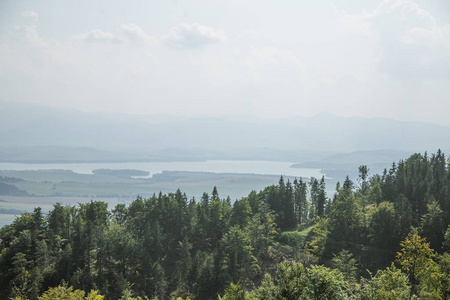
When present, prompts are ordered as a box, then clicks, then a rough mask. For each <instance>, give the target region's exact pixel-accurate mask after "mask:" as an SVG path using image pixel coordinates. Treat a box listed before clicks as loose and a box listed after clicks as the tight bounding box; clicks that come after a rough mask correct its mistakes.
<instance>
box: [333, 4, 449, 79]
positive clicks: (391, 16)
mask: <svg viewBox="0 0 450 300" xmlns="http://www.w3.org/2000/svg"><path fill="white" fill-rule="evenodd" d="M334 10H335V12H336V13H335V15H336V18H337V21H338V22H339V24H340V25H341V27H342V28H343V29H344V30H346V31H349V32H357V33H361V34H363V35H366V36H370V37H371V38H372V39H374V40H375V41H376V43H377V44H378V46H379V48H380V53H382V57H381V60H380V69H381V70H382V71H387V72H388V73H391V74H395V75H396V76H398V77H404V78H417V77H424V76H426V77H429V76H442V74H445V73H446V72H445V71H443V70H442V66H444V65H447V64H448V62H449V61H450V55H449V54H448V53H449V51H448V50H449V49H450V24H448V23H447V24H443V25H438V20H437V19H436V18H435V17H434V16H433V14H431V13H430V11H428V10H426V9H424V8H422V7H421V6H419V5H418V4H417V3H416V2H415V1H413V0H385V1H383V2H382V3H381V4H380V5H379V6H378V7H377V8H376V9H374V10H373V11H370V12H365V11H364V12H362V13H359V14H350V13H347V12H345V11H343V10H338V9H337V8H334ZM425 68H426V69H425Z"/></svg>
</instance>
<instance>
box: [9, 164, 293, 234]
mask: <svg viewBox="0 0 450 300" xmlns="http://www.w3.org/2000/svg"><path fill="white" fill-rule="evenodd" d="M0 176H3V177H14V178H21V179H23V181H18V182H14V183H9V184H13V185H15V186H16V187H17V188H19V189H21V190H24V191H26V192H27V193H28V194H29V195H30V196H27V197H23V196H0V208H4V209H16V210H19V211H21V212H25V211H26V212H31V211H33V209H34V208H35V207H38V206H39V207H41V208H42V209H43V211H44V212H46V211H48V210H50V209H51V208H52V206H53V204H55V203H57V202H59V203H62V204H64V205H76V204H77V203H83V202H87V201H90V200H100V201H105V202H108V204H109V207H110V208H112V207H114V206H115V205H116V204H118V203H125V204H127V203H130V202H131V201H133V200H134V199H136V197H137V196H138V195H140V196H142V197H149V196H151V195H152V194H154V193H155V194H158V193H159V192H162V193H173V192H175V191H176V190H177V189H178V188H179V189H180V190H181V191H182V192H184V193H186V195H187V196H188V198H189V199H191V198H192V197H195V198H196V199H199V198H200V197H201V196H202V194H203V193H204V192H207V193H211V191H212V189H213V187H214V186H217V189H218V191H219V195H220V197H227V196H230V198H231V200H232V201H234V200H235V199H239V198H241V197H245V196H247V195H248V194H249V193H250V191H251V190H252V189H255V190H257V191H259V190H261V189H263V188H265V187H266V186H269V185H272V184H277V183H278V180H279V177H278V176H271V175H255V174H221V173H206V172H178V171H165V172H163V173H161V174H156V175H154V176H153V177H152V178H132V177H127V176H111V175H100V174H78V173H74V172H72V171H70V170H39V171H35V170H25V171H0ZM286 179H287V178H286ZM291 180H293V178H291ZM13 219H14V217H13V215H10V214H8V215H7V214H0V226H3V225H5V224H8V223H10V222H11V221H12V220H13Z"/></svg>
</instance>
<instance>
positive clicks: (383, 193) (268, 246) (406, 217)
mask: <svg viewBox="0 0 450 300" xmlns="http://www.w3.org/2000/svg"><path fill="white" fill-rule="evenodd" d="M359 171H360V176H359V180H358V183H359V184H357V185H355V184H354V183H353V182H352V181H351V180H350V179H349V178H348V177H347V178H346V179H345V181H344V182H343V184H342V186H341V185H340V184H338V185H337V189H336V194H335V195H334V196H333V198H332V199H327V198H326V194H325V190H326V189H325V180H324V178H322V179H321V180H318V179H315V178H312V179H311V180H310V182H309V184H307V183H306V182H304V181H303V180H302V179H298V180H297V179H296V180H294V181H293V182H292V183H291V181H290V180H287V181H285V180H284V178H282V177H281V178H280V180H279V182H278V184H277V185H272V186H269V187H267V188H265V189H264V190H262V191H261V192H259V193H258V192H256V191H252V192H251V193H250V194H249V195H248V197H245V198H242V199H238V200H237V201H236V202H234V204H232V203H231V201H230V199H229V198H228V199H221V198H220V197H219V193H218V191H217V188H216V187H214V188H213V190H212V193H211V196H210V195H209V194H207V193H204V195H203V197H202V198H201V199H200V201H199V202H197V201H196V200H195V199H191V200H188V199H187V197H186V195H185V194H183V193H182V192H181V191H180V190H177V191H176V192H175V193H169V194H162V193H159V194H158V195H153V196H152V197H149V198H147V199H144V198H142V197H137V198H136V200H135V201H133V202H132V203H130V205H128V206H126V205H123V204H119V205H117V206H116V207H115V208H114V209H113V210H109V209H108V206H107V204H106V203H104V202H100V201H91V202H89V203H85V204H79V205H78V206H73V207H70V206H62V205H61V204H58V203H57V204H55V205H54V206H53V209H52V210H51V211H50V212H49V213H48V214H45V213H43V211H42V210H41V209H39V208H37V209H35V210H34V211H33V212H32V213H24V214H22V215H21V216H19V217H18V218H16V219H15V221H14V222H13V223H12V224H11V225H7V226H4V227H3V228H1V229H0V299H7V298H10V297H12V298H17V299H32V300H35V299H38V297H39V295H41V297H47V299H49V298H52V297H65V296H64V295H65V294H67V295H69V296H67V297H78V298H77V299H85V298H86V297H88V298H86V299H101V298H102V297H103V296H100V294H101V295H104V298H105V299H121V298H122V299H141V298H142V299H145V298H148V299H177V298H181V299H184V298H190V299H201V300H202V299H205V300H206V299H214V298H216V297H217V295H224V296H223V297H222V298H221V299H237V298H239V299H242V298H244V299H347V298H355V299H405V298H411V297H416V298H417V297H418V298H422V299H446V298H449V295H450V290H449V288H448V286H450V279H449V278H450V275H449V274H450V271H449V270H450V267H449V266H450V262H449V261H450V259H449V256H448V250H450V226H449V223H450V222H449V220H450V217H449V215H450V204H449V203H450V170H449V167H448V164H447V162H446V160H445V157H444V155H443V154H442V153H441V152H440V151H439V152H438V153H437V154H436V155H432V156H431V157H429V156H427V155H426V154H425V155H420V154H417V155H413V156H411V157H410V158H408V159H407V160H405V161H400V162H399V163H398V164H393V165H392V167H391V168H390V169H389V170H385V172H384V173H383V175H382V176H380V175H374V176H372V177H369V175H368V171H369V170H368V169H367V168H366V167H364V166H362V167H361V168H360V169H359ZM308 192H309V194H308ZM411 226H415V228H418V229H417V230H418V232H419V233H420V234H421V235H422V236H423V238H422V237H420V236H419V235H418V234H417V232H416V231H413V233H410V232H411ZM298 230H302V231H298ZM280 232H281V233H280ZM408 234H409V235H408ZM425 238H426V240H427V241H428V242H429V243H430V244H429V243H428V242H426V240H425ZM402 240H403V242H401V244H400V241H402ZM432 249H435V250H437V252H438V253H440V254H441V255H438V254H437V253H435V252H434V250H432ZM445 251H447V252H445ZM306 252H308V253H306ZM397 252H398V254H397V260H396V262H397V264H398V265H397V267H398V269H397V268H396V267H395V266H394V265H392V264H391V262H392V261H393V260H394V259H395V253H397ZM317 261H318V262H319V263H323V264H324V265H326V266H332V268H333V269H330V268H327V267H325V266H321V265H314V263H315V262H317ZM387 266H389V267H387ZM386 267H387V268H386ZM384 268H386V269H384ZM365 269H369V270H371V271H372V272H373V273H374V274H375V275H374V276H371V277H370V278H368V279H364V278H361V277H359V276H358V275H359V274H361V273H362V272H363V271H364V270H365ZM64 284H67V285H64ZM69 285H70V287H68V286H69ZM49 287H52V288H53V289H54V290H51V289H50V290H48V291H46V292H44V290H47V289H48V288H49ZM91 290H93V291H94V292H91V293H90V294H88V295H87V296H86V292H89V291H91ZM52 293H53V294H52ZM58 293H59V294H61V295H59V294H58ZM80 297H82V298H80ZM89 297H91V298H89Z"/></svg>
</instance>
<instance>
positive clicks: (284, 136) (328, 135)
mask: <svg viewBox="0 0 450 300" xmlns="http://www.w3.org/2000/svg"><path fill="white" fill-rule="evenodd" d="M0 105H1V107H2V109H1V111H0V140H1V141H2V142H0V146H1V147H2V148H3V149H5V148H9V149H11V147H20V148H22V147H36V146H59V147H69V148H74V147H76V148H79V147H82V148H80V149H84V150H81V151H80V152H81V153H82V155H81V154H80V155H75V157H78V156H79V157H83V155H86V154H87V152H88V151H87V150H86V149H88V148H92V151H94V152H95V151H99V152H98V153H96V154H95V155H91V156H92V157H90V156H89V155H87V156H85V157H87V159H86V160H96V159H98V158H103V159H104V160H108V159H110V158H111V159H123V160H136V159H141V160H158V159H169V160H170V159H171V157H172V158H175V159H191V160H202V159H240V158H241V159H242V158H245V159H251V158H252V157H253V159H273V160H283V157H286V159H284V160H286V161H298V162H306V161H312V160H321V159H324V158H326V157H328V156H330V155H332V154H336V153H340V152H347V153H348V152H354V151H362V150H363V151H371V150H378V149H392V150H402V151H408V152H411V151H413V152H423V151H426V150H429V151H435V150H436V149H438V148H440V149H443V150H444V151H445V149H450V128H448V127H444V126H440V125H435V124H429V123H420V122H403V121H396V120H391V119H384V118H362V117H339V116H335V115H332V114H327V113H326V114H319V115H317V116H315V117H312V118H305V117H292V118H285V119H277V120H255V119H254V118H248V119H246V118H245V117H242V119H241V120H239V119H238V118H236V117H234V118H224V117H221V118H219V117H195V118H194V117H192V118H183V117H171V116H164V117H161V116H151V115H150V116H142V115H139V116H133V115H126V114H123V115H121V114H106V113H85V112H79V111H75V110H70V109H59V108H49V107H44V106H39V105H29V104H23V103H12V102H6V101H0ZM168 149H171V150H169V151H168ZM4 152H5V151H3V153H4ZM10 152H11V151H10ZM60 152H62V153H64V151H60ZM170 153H171V154H170ZM296 153H302V154H301V155H300V154H298V155H296ZM314 155H315V157H313V156H314ZM2 156H3V155H2ZM56 156H58V155H56ZM67 156H68V155H66V157H67ZM66 157H65V158H64V157H63V159H66ZM5 158H6V157H4V159H5ZM9 159H13V157H11V156H10V157H9ZM19 160H20V159H19Z"/></svg>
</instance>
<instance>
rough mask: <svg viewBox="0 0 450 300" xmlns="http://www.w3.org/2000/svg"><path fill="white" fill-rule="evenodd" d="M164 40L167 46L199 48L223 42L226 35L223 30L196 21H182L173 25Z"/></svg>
mask: <svg viewBox="0 0 450 300" xmlns="http://www.w3.org/2000/svg"><path fill="white" fill-rule="evenodd" d="M164 40H165V42H166V43H167V44H168V45H169V46H172V47H175V48H200V47H204V46H206V45H208V44H212V43H218V42H224V41H226V36H225V33H224V32H223V30H215V29H214V28H212V27H209V26H205V25H200V24H198V23H193V24H188V23H182V24H180V25H178V26H176V27H174V28H173V29H172V32H171V33H170V34H169V35H167V36H165V37H164Z"/></svg>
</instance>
